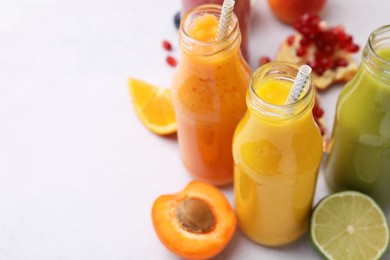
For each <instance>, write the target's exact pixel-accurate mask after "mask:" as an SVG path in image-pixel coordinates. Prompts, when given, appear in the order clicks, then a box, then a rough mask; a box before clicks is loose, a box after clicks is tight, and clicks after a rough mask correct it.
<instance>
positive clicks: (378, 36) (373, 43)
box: [363, 24, 390, 75]
mask: <svg viewBox="0 0 390 260" xmlns="http://www.w3.org/2000/svg"><path fill="white" fill-rule="evenodd" d="M383 49H390V24H389V25H384V26H381V27H379V28H377V29H376V30H374V31H373V32H372V33H371V34H370V36H369V37H368V41H367V47H366V48H365V51H364V54H363V56H365V57H366V58H367V60H368V61H369V63H370V64H371V65H373V66H374V67H376V68H378V69H381V71H383V72H384V73H386V74H389V75H390V60H386V59H384V58H382V57H381V56H380V55H379V54H378V51H379V50H383Z"/></svg>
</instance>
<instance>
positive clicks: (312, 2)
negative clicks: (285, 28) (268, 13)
mask: <svg viewBox="0 0 390 260" xmlns="http://www.w3.org/2000/svg"><path fill="white" fill-rule="evenodd" d="M268 3H269V5H270V7H271V9H272V11H273V13H274V14H275V15H276V17H278V18H279V19H280V20H281V21H282V22H285V23H293V22H294V21H295V20H296V19H297V18H298V17H299V16H301V15H303V14H305V13H308V14H319V13H320V12H321V10H322V9H323V8H324V6H325V3H326V0H268Z"/></svg>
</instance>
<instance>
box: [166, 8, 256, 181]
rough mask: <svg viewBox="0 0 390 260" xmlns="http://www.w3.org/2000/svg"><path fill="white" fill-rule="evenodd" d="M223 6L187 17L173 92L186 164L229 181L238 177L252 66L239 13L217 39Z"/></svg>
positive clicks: (203, 175)
mask: <svg viewBox="0 0 390 260" xmlns="http://www.w3.org/2000/svg"><path fill="white" fill-rule="evenodd" d="M205 9H206V10H207V13H204V11H205ZM218 12H220V7H218V6H214V5H207V6H201V7H199V8H197V9H195V11H193V12H192V13H189V14H187V15H185V16H184V17H183V20H182V25H181V29H180V31H179V43H180V46H181V50H182V56H181V59H180V62H179V65H178V67H177V70H176V72H175V75H174V78H173V82H172V98H173V102H174V106H175V112H176V120H177V127H178V139H179V148H180V154H181V158H182V161H183V163H184V165H185V166H186V167H187V169H188V170H189V172H190V173H191V174H192V175H193V176H194V177H195V178H197V179H200V180H203V181H207V182H209V183H211V184H214V185H225V184H229V183H231V182H232V181H233V158H232V152H231V145H232V138H233V134H234V130H235V128H236V126H237V124H238V122H239V120H240V119H241V118H242V116H243V115H244V113H245V110H246V105H245V93H246V89H247V87H248V85H249V78H250V70H249V67H248V65H247V64H246V62H245V61H244V59H243V58H242V56H241V54H240V33H239V29H238V27H237V20H236V18H235V17H234V18H233V23H232V25H231V27H230V33H229V35H228V36H227V38H226V39H224V40H219V41H216V34H217V30H218Z"/></svg>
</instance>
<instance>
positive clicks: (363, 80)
mask: <svg viewBox="0 0 390 260" xmlns="http://www.w3.org/2000/svg"><path fill="white" fill-rule="evenodd" d="M325 179H326V181H327V183H328V185H329V187H330V188H331V189H333V190H334V191H340V190H347V189H348V190H357V191H361V192H363V193H366V194H367V195H369V196H371V197H372V198H374V199H375V200H376V201H377V202H378V203H379V204H380V205H382V206H385V205H386V204H389V202H390V25H386V26H383V27H380V28H378V29H377V30H375V31H374V32H373V33H372V34H371V35H370V37H369V39H368V42H367V44H366V47H365V48H364V51H363V55H362V63H361V65H360V67H359V70H358V72H357V74H356V75H355V77H354V78H353V79H352V80H351V81H350V82H348V83H347V84H346V86H345V87H344V88H343V90H342V91H341V93H340V96H339V98H338V101H337V108H336V116H335V122H334V127H333V133H332V141H331V151H330V154H329V156H328V158H327V160H326V163H325Z"/></svg>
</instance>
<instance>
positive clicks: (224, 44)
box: [179, 4, 241, 55]
mask: <svg viewBox="0 0 390 260" xmlns="http://www.w3.org/2000/svg"><path fill="white" fill-rule="evenodd" d="M221 10H222V7H221V6H220V5H216V4H205V5H200V6H197V7H194V8H192V9H190V10H188V11H187V12H186V13H185V14H184V15H183V17H182V19H181V22H180V28H179V44H180V45H181V47H182V49H184V50H186V51H188V52H191V53H198V54H201V55H213V54H216V53H218V52H221V51H223V50H226V49H227V48H229V47H230V46H231V45H232V44H233V43H235V42H237V40H240V39H241V35H240V29H239V26H238V19H237V16H236V15H235V13H233V14H232V19H231V23H230V26H229V30H228V35H227V36H226V37H225V38H223V39H218V40H217V39H216V40H215V41H211V42H204V41H199V40H196V39H194V38H192V37H191V36H190V35H189V32H188V30H189V29H190V28H191V25H192V24H193V22H194V21H195V18H196V17H198V16H200V15H203V14H211V15H214V16H216V17H217V19H218V20H219V17H220V15H221Z"/></svg>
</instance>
